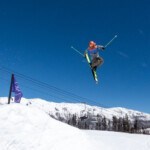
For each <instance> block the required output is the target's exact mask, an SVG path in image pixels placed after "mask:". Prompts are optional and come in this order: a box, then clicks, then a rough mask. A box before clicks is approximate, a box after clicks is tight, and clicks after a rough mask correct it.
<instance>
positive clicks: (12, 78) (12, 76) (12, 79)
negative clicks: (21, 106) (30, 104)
mask: <svg viewBox="0 0 150 150" xmlns="http://www.w3.org/2000/svg"><path fill="white" fill-rule="evenodd" d="M13 81H14V74H12V75H11V82H10V89H9V96H8V104H10V99H11V90H12V84H13Z"/></svg>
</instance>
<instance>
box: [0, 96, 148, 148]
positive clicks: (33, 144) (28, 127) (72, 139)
mask: <svg viewBox="0 0 150 150" xmlns="http://www.w3.org/2000/svg"><path fill="white" fill-rule="evenodd" d="M6 100H7V99H5V98H1V99H0V150H77V149H78V150H80V149H81V150H91V149H92V150H99V149H102V150H120V149H121V150H149V149H150V136H149V135H137V134H125V133H115V132H107V131H90V130H79V129H77V128H74V127H71V126H69V125H67V124H65V123H62V122H59V121H57V120H55V119H52V118H51V117H50V116H49V114H48V113H47V112H46V111H45V107H47V105H48V103H49V102H46V101H42V100H39V101H38V100H36V101H37V103H36V104H35V105H33V104H32V105H27V104H29V102H28V100H26V99H23V100H22V101H21V104H16V103H11V104H10V105H7V104H6ZM33 101H34V100H33ZM33 101H32V103H33ZM38 102H39V103H40V105H41V107H39V105H38ZM45 103H46V104H47V105H45Z"/></svg>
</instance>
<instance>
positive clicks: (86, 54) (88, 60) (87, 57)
mask: <svg viewBox="0 0 150 150" xmlns="http://www.w3.org/2000/svg"><path fill="white" fill-rule="evenodd" d="M71 48H72V49H73V50H74V51H76V52H77V53H78V54H80V55H81V56H82V57H84V58H86V60H87V62H88V64H89V66H90V69H91V71H92V75H93V78H94V80H95V82H96V84H98V76H97V73H96V70H94V69H92V67H91V65H90V64H91V61H90V58H89V55H88V53H87V51H86V50H85V51H86V52H85V55H84V54H82V53H81V52H80V51H79V50H77V49H76V48H74V47H73V46H71Z"/></svg>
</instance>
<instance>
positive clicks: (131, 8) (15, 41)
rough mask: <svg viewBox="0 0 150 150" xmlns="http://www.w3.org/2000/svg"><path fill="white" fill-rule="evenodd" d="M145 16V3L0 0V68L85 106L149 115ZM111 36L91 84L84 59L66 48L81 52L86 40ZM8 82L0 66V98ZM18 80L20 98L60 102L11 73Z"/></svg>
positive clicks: (149, 21)
mask: <svg viewBox="0 0 150 150" xmlns="http://www.w3.org/2000/svg"><path fill="white" fill-rule="evenodd" d="M149 14H150V2H149V1H148V0H138V1H135V0H130V1H129V0H126V1H120V0H114V1H111V0H101V1H100V0H93V1H90V0H82V1H81V0H76V1H73V0H63V1H60V0H56V1H55V2H53V1H48V0H47V1H45V0H30V1H29V0H26V1H24V0H22V1H19V0H14V1H10V0H5V1H0V21H1V23H0V67H6V68H8V69H10V70H13V71H15V72H18V73H21V74H23V75H25V76H28V77H31V78H33V79H35V80H38V81H41V82H44V83H46V84H48V85H50V86H54V87H56V88H59V89H62V90H65V91H67V92H71V93H74V94H76V95H79V96H81V97H84V98H87V99H86V100H85V101H86V102H87V103H88V102H89V103H90V104H91V103H92V101H96V102H97V103H99V104H102V105H104V106H108V107H116V106H119V107H126V108H131V109H136V110H140V111H144V112H148V113H150V92H149V89H150V59H149V58H150V28H149V27H150V15H149ZM116 34H117V35H118V38H117V39H116V40H115V41H114V42H113V43H112V44H111V45H110V46H109V47H108V48H107V49H106V50H105V51H104V52H101V53H100V55H101V56H102V57H103V58H104V64H103V66H102V67H101V68H99V69H98V71H97V74H98V76H99V80H100V83H99V84H98V85H96V84H95V83H94V80H93V78H92V74H91V71H90V69H89V67H88V65H87V63H86V61H85V60H84V58H82V57H81V56H80V55H79V54H78V53H76V52H75V51H73V50H72V49H71V48H70V47H71V45H73V46H74V47H76V48H77V49H79V50H80V51H81V52H84V50H85V49H86V48H87V46H88V42H89V41H90V40H94V41H95V42H96V43H97V44H102V45H105V44H106V43H107V42H108V41H109V40H110V39H111V38H112V37H113V36H114V35H116ZM10 72H11V71H10ZM16 78H17V77H16ZM9 80H10V73H7V72H6V71H4V70H0V82H1V83H0V91H1V92H0V96H7V95H8V90H9ZM18 82H19V83H20V88H21V89H22V91H23V93H24V97H26V98H33V97H40V98H44V99H48V100H50V99H53V100H54V101H60V99H61V98H62V99H64V100H65V99H66V98H65V97H63V96H60V97H61V98H59V99H57V97H56V96H55V95H54V94H53V92H52V91H51V90H49V91H48V89H46V90H45V89H43V88H41V87H39V86H38V87H36V85H34V84H33V83H32V82H27V81H26V79H23V78H22V79H21V78H19V77H18ZM35 89H36V90H35ZM41 91H44V92H45V91H46V92H49V93H50V94H49V95H46V94H44V92H43V93H42V92H41ZM54 92H56V91H54ZM50 95H51V96H50ZM88 100H89V101H88ZM90 100H91V101H90ZM81 101H82V100H81Z"/></svg>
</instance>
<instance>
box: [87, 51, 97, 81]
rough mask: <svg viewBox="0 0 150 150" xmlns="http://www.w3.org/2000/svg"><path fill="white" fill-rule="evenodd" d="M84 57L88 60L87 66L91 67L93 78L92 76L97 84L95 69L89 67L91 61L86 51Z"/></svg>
mask: <svg viewBox="0 0 150 150" xmlns="http://www.w3.org/2000/svg"><path fill="white" fill-rule="evenodd" d="M85 58H86V60H87V62H88V64H89V66H90V68H91V71H92V75H93V78H94V80H95V82H96V84H98V76H97V73H96V70H95V69H93V68H92V67H91V61H90V58H89V55H88V53H87V52H85Z"/></svg>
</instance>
